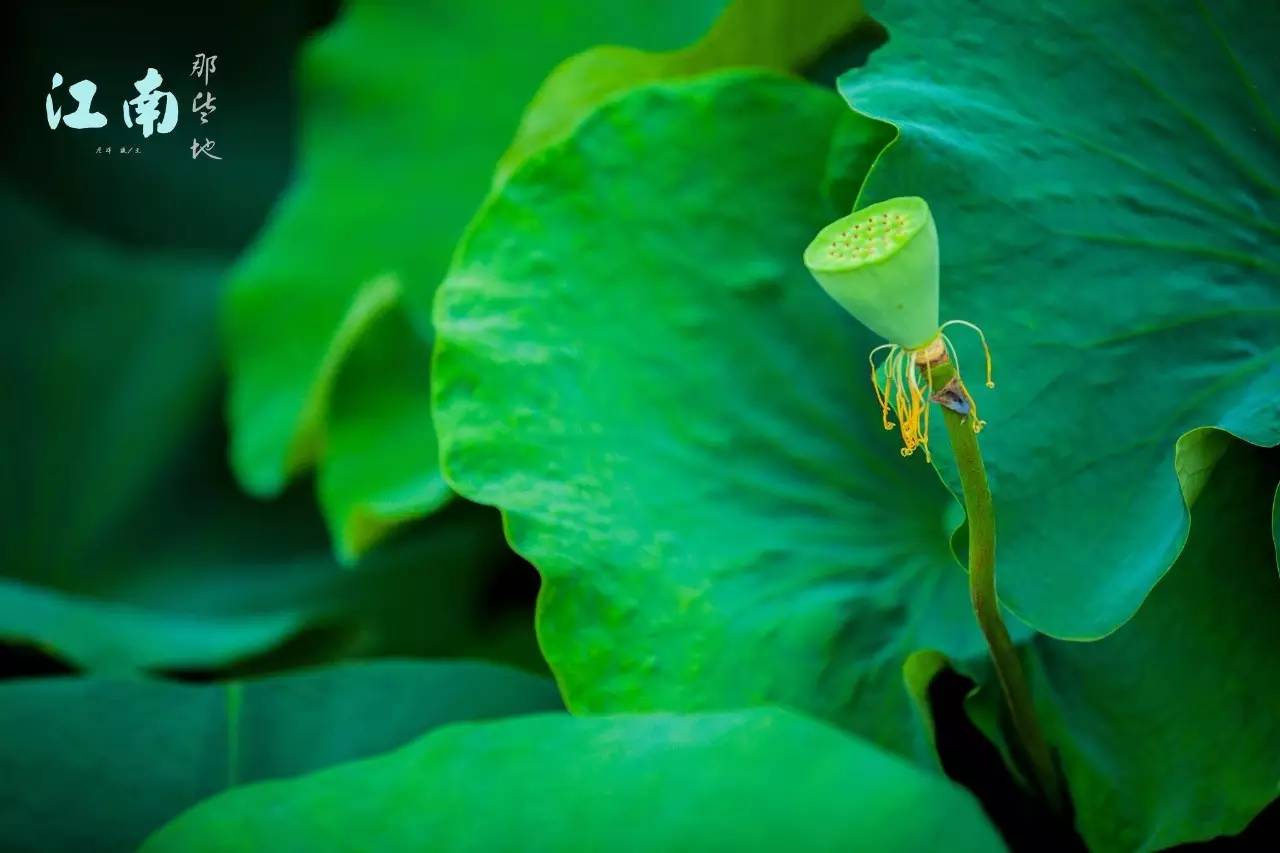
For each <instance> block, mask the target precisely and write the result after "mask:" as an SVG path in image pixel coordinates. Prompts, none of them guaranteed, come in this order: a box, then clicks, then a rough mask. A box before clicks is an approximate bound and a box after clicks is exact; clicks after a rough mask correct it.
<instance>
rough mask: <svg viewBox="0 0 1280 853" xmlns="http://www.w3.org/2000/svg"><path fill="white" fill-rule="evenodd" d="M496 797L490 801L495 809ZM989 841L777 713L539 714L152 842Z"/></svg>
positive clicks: (949, 798) (189, 851)
mask: <svg viewBox="0 0 1280 853" xmlns="http://www.w3.org/2000/svg"><path fill="white" fill-rule="evenodd" d="M495 804H498V806H497V807H495ZM943 837H945V838H946V840H947V849H948V850H954V851H979V850H982V851H988V850H991V851H997V850H1003V849H1004V848H1003V845H1002V844H1001V842H1000V839H999V836H998V835H997V834H996V832H995V830H994V829H993V828H992V827H991V825H990V824H989V823H988V822H987V819H986V817H985V816H984V815H983V814H982V810H981V808H980V807H979V805H978V803H977V801H976V800H974V799H973V797H972V796H971V795H970V794H969V793H968V792H966V791H964V790H963V789H961V788H960V787H958V786H956V785H954V784H952V783H951V782H949V781H947V780H945V779H943V778H941V777H939V776H937V775H935V774H931V773H927V772H924V771H921V770H918V769H916V768H915V767H912V766H911V765H909V764H907V763H906V762H903V761H902V760H901V759H898V758H896V757H894V756H891V755H889V754H887V753H884V752H881V751H880V750H878V749H876V748H875V747H872V746H870V745H869V744H866V743H864V742H862V741H859V740H856V739H854V738H851V737H849V736H848V735H845V734H842V733H840V732H838V731H836V730H834V729H832V728H830V727H828V726H825V725H822V724H820V723H816V722H814V721H812V720H809V719H807V718H804V717H801V716H799V715H797V714H794V713H792V712H789V711H780V710H776V709H757V710H753V711H737V712H729V713H719V714H701V715H691V716H678V715H652V716H644V715H622V716H611V717H586V718H574V717H570V716H567V715H563V714H560V715H554V716H552V715H539V716H530V717H524V718H519V719H512V720H504V721H499V722H496V723H482V724H468V725H456V726H450V727H448V728H445V729H442V730H440V731H438V732H435V733H433V734H430V735H428V736H426V737H425V738H422V739H420V740H418V741H416V742H414V743H412V744H410V745H408V746H406V747H403V748H402V749H400V750H397V751H395V752H392V753H390V754H388V755H384V756H380V757H378V758H373V759H370V760H367V761H361V762H355V763H351V764H347V765H344V766H341V767H335V768H333V769H331V770H327V771H323V772H320V773H316V774H313V775H311V776H307V777H303V778H301V779H296V780H290V781H284V782H273V783H264V784H260V785H253V786H249V787H245V788H241V789H238V790H235V791H231V792H228V793H226V794H222V795H220V796H218V797H215V798H213V799H211V800H209V801H208V802H205V803H202V804H201V805H199V806H197V807H196V808H195V809H193V810H191V811H190V812H188V813H186V814H185V815H183V816H181V817H179V818H178V819H177V820H176V821H174V822H173V823H171V824H170V825H169V826H167V827H165V828H164V829H163V830H161V831H160V832H159V833H157V834H156V835H154V836H152V838H151V839H150V840H149V841H148V842H147V844H146V845H145V846H144V847H143V850H144V851H148V853H163V851H183V853H198V852H199V851H227V853H229V851H237V850H246V851H247V850H262V849H280V848H284V849H290V850H314V849H325V850H369V849H376V850H385V851H410V850H424V849H430V850H441V851H453V850H556V851H579V850H580V851H595V850H619V851H628V850H635V851H641V850H747V851H750V850H781V849H785V850H804V851H810V850H812V851H836V850H848V849H851V848H858V849H867V850H884V851H903V853H906V851H917V850H925V849H930V847H931V846H933V845H935V844H936V843H937V841H938V839H939V838H943Z"/></svg>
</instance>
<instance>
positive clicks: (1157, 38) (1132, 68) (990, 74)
mask: <svg viewBox="0 0 1280 853" xmlns="http://www.w3.org/2000/svg"><path fill="white" fill-rule="evenodd" d="M869 11H870V12H871V13H872V14H873V15H874V16H875V17H876V18H877V19H878V20H879V21H880V22H881V23H883V24H884V25H885V26H886V27H887V28H888V30H889V33H890V38H889V43H888V45H887V46H886V47H885V48H884V49H882V50H881V51H879V52H877V53H876V54H875V55H874V56H873V57H872V59H871V61H870V62H869V63H868V65H867V66H866V67H865V68H863V69H859V70H855V71H852V72H850V73H849V74H847V75H846V76H845V77H843V78H842V79H841V89H842V92H843V94H844V95H845V97H846V98H847V99H848V101H849V103H851V104H852V105H853V107H854V108H855V109H856V110H858V111H861V112H863V113H865V114H868V115H872V116H876V117H878V118H883V119H886V120H889V121H891V122H892V123H893V124H895V125H897V127H898V130H899V131H900V136H899V137H898V139H897V140H896V141H895V142H894V143H893V144H891V145H890V146H889V147H888V148H887V149H886V150H885V152H884V154H883V156H882V157H881V158H880V159H879V160H878V161H877V163H876V165H875V168H874V169H873V170H872V172H871V175H870V176H869V178H868V184H867V186H866V188H865V191H864V194H863V196H862V197H861V198H860V200H859V203H860V204H865V203H869V202H872V201H875V200H877V199H880V198H884V197H888V196H897V195H908V194H909V195H922V196H924V197H926V198H927V199H928V200H929V203H930V205H931V207H932V208H933V212H934V215H935V217H936V219H937V223H938V231H939V235H940V240H941V247H942V267H943V269H942V272H943V285H942V314H943V319H947V318H951V317H959V318H964V319H967V320H972V321H975V322H978V323H979V324H981V325H982V326H983V327H984V328H985V329H986V332H987V336H988V338H989V339H990V341H991V344H992V347H993V348H994V351H995V357H996V371H997V377H996V379H997V382H998V384H999V387H998V389H997V390H996V391H995V392H994V393H980V394H979V402H980V404H981V406H982V407H983V416H984V417H985V418H986V419H987V420H988V421H989V422H990V427H989V429H988V430H987V431H986V432H984V433H983V443H984V448H985V454H986V458H987V463H988V469H989V471H990V474H991V479H992V486H993V489H994V492H995V500H996V514H997V516H998V520H999V525H1000V579H1001V581H1000V590H1001V594H1002V597H1003V598H1004V599H1005V601H1006V602H1007V603H1008V604H1009V606H1010V607H1012V608H1013V609H1014V610H1015V611H1017V612H1018V613H1019V615H1021V616H1022V617H1023V618H1025V619H1026V620H1028V621H1029V622H1030V623H1031V624H1033V625H1034V626H1036V627H1037V628H1039V629H1041V630H1042V631H1045V632H1047V633H1049V634H1052V635H1055V636H1060V637H1065V638H1081V639H1083V638H1097V637H1100V636H1104V635H1106V634H1107V633H1109V632H1110V631H1113V630H1114V629H1115V628H1116V627H1117V626H1119V625H1121V624H1122V623H1123V622H1124V621H1125V620H1126V619H1128V618H1129V617H1130V616H1131V615H1132V614H1133V613H1134V611H1135V610H1137V608H1138V606H1139V605H1140V604H1141V603H1142V601H1143V599H1144V598H1146V596H1147V595H1148V593H1149V592H1150V591H1151V588H1152V587H1153V586H1154V585H1155V584H1156V582H1157V581H1158V580H1159V579H1160V577H1161V576H1162V575H1163V574H1164V573H1165V571H1166V570H1167V569H1168V568H1169V566H1170V565H1171V564H1172V563H1173V561H1174V559H1175V558H1176V557H1177V555H1178V553H1179V552H1180V551H1181V550H1182V547H1183V545H1184V543H1185V541H1186V537H1187V530H1188V518H1189V516H1188V512H1187V508H1186V504H1185V503H1184V496H1183V494H1181V493H1180V490H1179V482H1178V478H1177V477H1176V476H1175V466H1177V467H1178V468H1181V467H1183V466H1182V464H1180V463H1179V460H1178V458H1177V456H1178V453H1179V451H1180V450H1181V449H1182V448H1181V446H1180V445H1179V439H1180V437H1182V436H1183V435H1184V434H1185V433H1187V432H1188V431H1190V430H1193V429H1195V428H1197V427H1202V426H1216V427H1220V428H1222V429H1224V430H1226V431H1227V432H1230V433H1232V434H1234V435H1236V436H1239V437H1241V438H1244V439H1246V440H1247V441H1249V442H1252V443H1254V444H1260V445H1268V446H1269V445H1274V444H1275V443H1276V442H1277V441H1280V407H1277V406H1276V405H1275V400H1276V396H1277V393H1280V359H1277V357H1276V356H1277V351H1278V349H1277V347H1278V345H1280V322H1277V320H1280V249H1278V248H1277V246H1278V245H1280V243H1278V242H1277V235H1280V144H1278V141H1280V122H1278V121H1277V119H1276V116H1275V113H1274V112H1273V110H1272V107H1271V106H1270V105H1271V104H1274V103H1276V102H1277V100H1280V58H1278V57H1280V53H1277V52H1276V50H1275V49H1274V45H1273V44H1272V40H1271V37H1270V35H1268V34H1269V33H1272V32H1274V31H1275V30H1276V29H1277V28H1278V27H1280V6H1278V5H1276V4H1274V3H1263V4H1259V3H1251V2H1247V0H1229V2H1222V3H1215V4H1206V3H1200V2H1197V0H1176V2H1170V3H1156V2H1138V3H1111V2H1103V0H1095V2H1087V3H1083V4H1082V3H1065V2H1056V0H1048V2H1040V3H1024V2H1019V0H1000V2H995V3H984V4H981V6H978V5H977V4H973V8H971V9H966V8H957V7H956V4H955V3H951V2H942V0H930V2H905V0H903V2H882V3H877V4H875V5H874V6H869ZM962 349H964V347H962ZM970 352H972V351H970ZM970 358H971V359H974V358H975V355H970ZM976 367H978V364H977V362H976V360H975V361H974V362H973V363H972V366H971V367H970V370H973V369H974V368H976ZM978 384H980V383H978ZM937 461H938V465H939V470H940V471H942V472H943V474H944V476H946V477H948V479H952V475H951V473H950V472H951V470H952V469H951V465H950V460H949V459H947V458H946V454H939V456H938V460H937Z"/></svg>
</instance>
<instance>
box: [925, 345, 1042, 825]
mask: <svg viewBox="0 0 1280 853" xmlns="http://www.w3.org/2000/svg"><path fill="white" fill-rule="evenodd" d="M930 373H931V375H932V379H933V381H934V382H935V383H937V384H935V385H934V387H943V388H944V390H943V391H942V392H940V393H939V394H938V395H937V396H935V399H936V400H938V402H939V404H940V407H941V409H942V412H943V421H944V423H945V424H946V427H947V435H948V436H949V437H950V439H951V449H952V451H953V452H954V454H955V459H956V467H957V468H958V470H959V474H960V485H961V486H962V487H963V490H964V509H965V514H966V516H967V517H968V519H969V600H970V601H971V602H972V604H973V612H974V615H975V616H977V618H978V627H979V628H981V629H982V635H983V636H984V637H985V638H986V640H987V648H988V650H989V651H990V652H991V662H992V663H993V664H994V665H995V670H996V677H997V678H998V679H999V681H1000V689H1001V692H1002V693H1003V694H1004V700H1005V704H1006V705H1007V706H1008V709H1009V715H1010V719H1011V720H1012V722H1013V728H1014V732H1015V734H1016V735H1017V738H1018V741H1019V745H1020V746H1021V747H1022V752H1023V754H1024V755H1025V757H1026V759H1027V761H1028V763H1029V765H1030V770H1031V772H1032V774H1033V776H1034V779H1033V781H1034V783H1035V785H1036V787H1037V788H1039V789H1040V793H1041V794H1042V795H1043V796H1044V798H1045V800H1046V801H1047V802H1048V803H1049V805H1050V806H1051V807H1052V808H1053V810H1054V811H1055V812H1057V813H1059V814H1062V813H1064V812H1065V808H1064V801H1063V793H1062V787H1061V785H1060V784H1059V781H1058V773H1057V770H1056V769H1055V766H1054V762H1053V754H1052V752H1050V750H1049V744H1048V742H1047V741H1046V740H1045V737H1044V732H1043V731H1042V730H1041V728H1040V722H1039V720H1038V719H1037V717H1036V713H1035V706H1034V705H1033V704H1032V701H1031V690H1030V688H1029V687H1028V685H1027V677H1026V673H1025V672H1023V669H1022V661H1021V659H1020V658H1019V657H1018V652H1017V649H1016V648H1015V647H1014V645H1013V640H1012V639H1011V638H1010V637H1009V630H1008V628H1006V627H1005V624H1004V619H1003V618H1002V617H1001V615H1000V600H999V599H998V598H997V597H996V516H995V509H994V507H993V505H992V501H991V487H990V485H988V483H987V469H986V466H985V465H984V464H983V461H982V451H981V449H980V448H979V447H978V436H977V434H976V433H975V432H974V431H973V424H972V423H971V422H970V417H972V415H969V414H962V413H961V412H959V411H956V409H955V408H952V405H956V404H958V405H957V408H961V409H963V410H964V411H965V412H966V413H967V412H970V411H972V410H973V401H972V400H971V399H969V394H968V391H966V390H965V388H964V386H963V385H961V384H960V383H959V382H958V381H957V382H955V383H954V384H950V385H948V383H949V382H950V381H951V379H952V377H954V376H955V369H954V368H953V367H952V365H950V364H946V363H944V364H936V365H934V366H933V367H932V369H931V370H930ZM944 386H945V387H944Z"/></svg>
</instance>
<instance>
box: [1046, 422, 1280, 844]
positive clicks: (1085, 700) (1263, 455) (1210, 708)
mask: <svg viewBox="0 0 1280 853" xmlns="http://www.w3.org/2000/svg"><path fill="white" fill-rule="evenodd" d="M1278 475H1280V457H1277V456H1276V455H1275V453H1274V451H1268V452H1263V451H1258V450H1256V449H1252V448H1248V447H1247V445H1240V446H1238V447H1236V448H1233V449H1232V450H1231V451H1230V452H1229V453H1228V455H1227V457H1226V458H1225V459H1223V461H1222V462H1220V463H1219V465H1218V467H1217V470H1216V471H1215V472H1214V475H1213V477H1212V479H1211V480H1210V482H1209V484H1208V486H1207V488H1206V489H1205V492H1204V494H1203V495H1202V496H1201V498H1200V500H1199V502H1198V503H1197V504H1196V506H1195V509H1194V511H1193V513H1192V524H1191V536H1190V538H1189V540H1188V542H1187V547H1186V549H1185V550H1184V551H1183V552H1182V555H1181V556H1180V557H1179V558H1178V560H1177V562H1176V563H1174V565H1173V568H1171V569H1170V570H1169V573H1168V575H1166V577H1165V578H1164V579H1163V580H1162V581H1161V582H1160V583H1159V584H1158V585H1157V586H1156V588H1155V589H1154V590H1153V591H1152V593H1151V596H1150V597H1149V598H1148V599H1147V601H1146V602H1145V603H1144V604H1143V606H1142V609H1141V610H1139V611H1138V613H1137V615H1135V616H1134V617H1133V619H1131V620H1130V621H1129V622H1127V623H1125V625H1124V626H1123V627H1121V628H1120V630H1118V631H1116V632H1115V633H1114V634H1112V635H1110V636H1108V637H1107V638H1105V639H1104V640H1101V641H1099V642H1096V643H1068V642H1062V641H1055V640H1052V639H1049V638H1046V637H1038V638H1036V640H1035V641H1034V642H1032V643H1031V644H1030V646H1029V648H1028V650H1027V655H1028V660H1029V661H1030V671H1031V675H1032V679H1033V687H1034V689H1035V692H1036V694H1037V697H1038V700H1039V705H1040V708H1041V714H1042V715H1043V718H1044V720H1045V721H1046V725H1047V726H1048V733H1049V737H1050V738H1051V739H1052V740H1053V741H1054V742H1055V743H1056V744H1057V746H1058V748H1059V750H1060V753H1061V755H1062V761H1063V767H1064V769H1065V771H1066V775H1067V781H1068V784H1069V786H1070V789H1071V794H1072V798H1073V800H1074V802H1075V808H1076V814H1077V819H1078V825H1079V827H1080V829H1081V831H1082V833H1083V834H1084V836H1085V839H1086V840H1087V841H1088V842H1089V846H1090V848H1091V849H1093V850H1098V851H1104V850H1115V851H1131V850H1157V849H1163V848H1165V847H1169V846H1172V845H1174V844H1177V843H1181V842H1188V841H1197V840H1202V839H1207V838H1211V837H1213V836H1216V835H1227V834H1232V833H1236V832H1239V831H1240V830H1241V829H1243V828H1244V826H1245V825H1246V824H1247V823H1248V822H1249V821H1250V819H1251V818H1252V817H1253V816H1254V815H1255V814H1257V813H1258V811H1259V810H1260V809H1262V807H1263V806H1265V805H1266V804H1267V803H1268V802H1270V801H1271V800H1272V799H1274V798H1275V796H1276V794H1277V791H1280V722H1278V721H1277V716H1276V709H1277V708H1280V658H1277V655H1276V649H1277V648H1280V620H1278V619H1277V618H1276V614H1277V613H1278V612H1280V580H1277V578H1276V569H1275V558H1274V551H1273V546H1272V537H1271V515H1270V510H1271V508H1270V498H1271V496H1272V495H1273V493H1274V491H1275V484H1276V478H1277V476H1278Z"/></svg>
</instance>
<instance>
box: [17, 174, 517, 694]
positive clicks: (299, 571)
mask: <svg viewBox="0 0 1280 853" xmlns="http://www.w3.org/2000/svg"><path fill="white" fill-rule="evenodd" d="M0 219H2V220H3V222H4V226H5V227H4V228H3V229H0V233H2V234H3V238H2V239H3V241H4V244H5V248H6V251H5V252H4V254H5V257H6V258H7V259H9V268H8V270H7V274H8V280H7V281H6V284H5V287H4V288H3V290H2V291H0V317H3V318H4V323H5V333H4V334H3V335H0V355H2V356H3V357H2V358H0V379H2V380H3V381H2V382H0V385H2V386H3V387H4V388H5V391H6V395H7V399H6V402H7V404H8V406H9V410H8V411H9V412H10V413H11V414H12V415H13V416H12V417H5V418H3V419H0V438H3V441H0V452H2V453H3V459H4V465H5V472H6V475H5V477H4V478H3V479H2V480H0V503H2V504H3V508H4V512H3V515H2V516H0V517H2V519H3V521H2V522H0V534H2V535H0V543H2V544H0V548H2V549H3V554H4V557H3V560H2V561H0V565H2V569H0V639H3V640H5V641H12V642H21V643H27V644H33V645H35V646H38V647H40V648H41V649H43V650H44V651H46V652H47V653H49V654H51V655H54V656H56V657H58V658H60V659H62V660H64V661H66V662H68V663H70V664H72V665H74V666H77V667H82V668H86V669H94V670H116V671H119V670H129V669H138V668H162V669H171V668H183V669H192V668H194V669H209V668H214V667H221V666H225V665H228V664H232V663H235V662H238V661H242V660H245V659H247V658H251V657H255V656H257V655H259V654H261V653H263V652H265V651H267V650H269V649H272V648H274V647H276V646H279V645H280V644H281V643H283V642H285V641H286V640H289V639H291V638H293V637H295V636H296V635H298V634H299V632H301V631H303V630H305V629H309V628H318V629H323V630H325V631H326V632H329V633H334V632H336V633H340V634H342V635H343V637H344V640H343V642H344V645H346V646H347V647H348V649H349V650H350V651H352V652H353V653H355V652H359V653H374V652H377V651H386V650H394V651H400V652H404V653H415V654H422V653H434V654H438V655H454V654H458V653H460V652H465V650H466V648H467V647H468V646H469V645H470V644H471V643H473V642H474V641H476V640H477V639H478V638H479V635H480V634H481V632H482V631H484V630H486V628H487V627H488V626H485V625H483V624H482V623H481V622H479V621H478V618H477V616H476V614H477V612H478V611H479V609H480V605H481V604H482V601H483V597H484V595H485V584H486V583H487V580H488V578H490V577H491V576H492V574H493V571H494V570H495V569H494V566H495V565H496V563H497V561H501V560H503V559H505V558H504V549H503V547H502V546H501V543H500V541H499V540H498V535H499V534H498V531H497V526H496V524H495V520H494V519H493V518H491V517H486V516H487V513H480V512H477V511H476V508H474V507H465V506H464V505H462V504H459V506H458V508H457V510H456V511H453V512H451V513H450V514H448V515H446V516H445V517H443V518H442V519H441V523H440V524H439V525H436V526H433V527H431V528H429V529H422V530H416V531H412V532H407V535H406V536H404V537H401V538H398V539H397V541H396V542H393V543H388V546H387V548H386V549H385V550H382V551H381V552H375V553H373V554H371V555H370V564H369V571H368V572H366V573H352V572H347V571H345V570H343V569H342V568H341V567H340V566H338V565H337V564H336V563H335V562H334V560H333V558H332V556H331V555H330V552H329V548H328V543H327V536H326V534H325V531H324V529H323V527H322V525H320V524H319V523H318V520H317V519H316V518H315V512H314V508H313V507H312V505H311V501H310V498H309V496H306V495H302V494H290V495H288V496H285V497H284V498H282V499H281V500H280V501H277V502H275V503H274V504H272V505H269V506H264V505H262V504H260V503H258V502H256V501H254V500H252V499H250V498H248V497H246V496H244V495H243V494H242V493H241V492H240V490H239V489H238V488H237V486H236V484H235V483H234V482H233V480H232V477H231V474H230V471H229V470H227V467H226V465H225V462H224V461H223V454H224V452H225V442H226V435H225V433H224V432H223V430H222V429H221V427H220V424H219V421H220V418H219V412H218V409H219V406H220V404H221V399H220V398H221V392H222V388H223V386H222V383H221V381H220V371H219V364H218V346H217V334H216V319H215V318H216V310H217V298H218V271H219V270H220V269H221V268H222V266H221V263H220V262H219V260H218V259H217V258H216V257H209V256H205V255H201V254H195V253H189V252H183V253H179V252H166V251H161V250H157V249H154V248H148V249H146V250H141V249H133V248H129V247H126V246H122V245H119V244H117V243H114V242H110V241H107V240H104V239H102V238H100V237H97V236H95V235H94V234H91V233H89V232H86V231H83V230H81V229H79V228H77V227H75V226H72V225H70V224H68V223H67V222H65V221H63V220H61V219H59V218H56V217H53V216H51V215H49V214H48V213H47V212H46V211H45V210H44V209H43V208H41V207H39V206H36V205H34V204H31V203H29V202H26V201H23V200H20V199H18V198H17V197H15V196H13V195H12V194H10V193H8V192H7V191H6V192H4V193H3V195H0ZM527 633H528V632H527V631H526V634H527Z"/></svg>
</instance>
